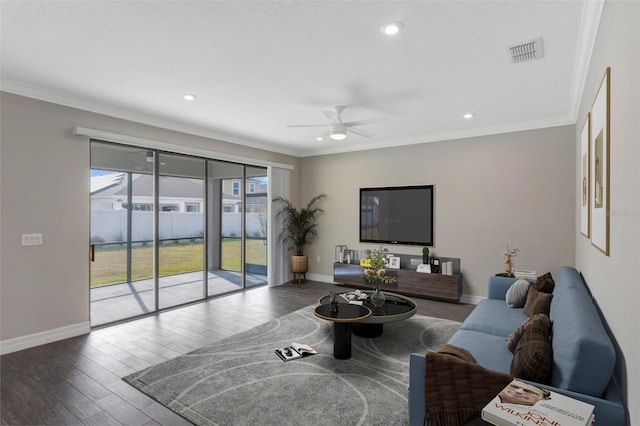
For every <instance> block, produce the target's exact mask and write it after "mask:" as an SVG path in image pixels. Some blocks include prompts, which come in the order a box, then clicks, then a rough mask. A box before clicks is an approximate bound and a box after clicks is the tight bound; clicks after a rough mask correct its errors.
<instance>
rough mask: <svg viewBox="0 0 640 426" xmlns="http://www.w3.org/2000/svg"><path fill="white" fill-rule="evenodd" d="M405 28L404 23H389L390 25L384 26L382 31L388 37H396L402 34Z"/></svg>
mask: <svg viewBox="0 0 640 426" xmlns="http://www.w3.org/2000/svg"><path fill="white" fill-rule="evenodd" d="M402 27H404V25H402V22H389V23H388V24H384V25H383V26H382V27H381V28H380V31H382V32H383V33H385V34H386V35H396V34H398V33H399V32H400V30H401V29H402Z"/></svg>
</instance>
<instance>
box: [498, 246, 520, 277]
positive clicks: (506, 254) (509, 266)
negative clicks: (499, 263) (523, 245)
mask: <svg viewBox="0 0 640 426" xmlns="http://www.w3.org/2000/svg"><path fill="white" fill-rule="evenodd" d="M519 251H520V249H519V248H518V247H515V248H512V249H511V248H509V244H507V249H506V250H505V251H503V252H502V258H503V263H504V270H505V272H506V273H507V274H508V275H507V276H509V277H513V258H514V257H516V256H517V255H518V252H519Z"/></svg>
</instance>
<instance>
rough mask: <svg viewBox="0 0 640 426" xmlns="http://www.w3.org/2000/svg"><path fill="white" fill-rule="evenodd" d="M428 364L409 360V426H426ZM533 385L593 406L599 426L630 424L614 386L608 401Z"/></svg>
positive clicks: (420, 358)
mask: <svg viewBox="0 0 640 426" xmlns="http://www.w3.org/2000/svg"><path fill="white" fill-rule="evenodd" d="M426 362H427V359H426V356H425V355H424V354H416V353H413V354H411V357H410V358H409V398H408V399H409V426H422V425H423V424H424V410H425V407H424V384H425V383H424V374H425V368H426V367H425V366H426ZM531 383H532V384H533V385H535V386H539V387H543V388H546V389H549V390H551V391H553V392H557V393H559V394H562V395H566V396H568V397H571V398H575V399H577V400H579V401H583V402H586V403H587V404H591V405H593V406H594V407H595V410H594V412H595V414H596V423H597V424H598V425H607V426H609V425H610V426H627V425H628V424H629V419H628V416H627V412H626V409H625V407H624V405H623V403H622V399H621V397H620V394H619V393H618V392H617V391H616V390H615V387H614V386H610V387H609V388H607V392H606V393H605V395H606V398H607V399H602V398H596V397H593V396H590V395H584V394H581V393H576V392H572V391H569V390H565V389H559V388H555V387H553V386H547V385H541V384H539V383H533V382H531Z"/></svg>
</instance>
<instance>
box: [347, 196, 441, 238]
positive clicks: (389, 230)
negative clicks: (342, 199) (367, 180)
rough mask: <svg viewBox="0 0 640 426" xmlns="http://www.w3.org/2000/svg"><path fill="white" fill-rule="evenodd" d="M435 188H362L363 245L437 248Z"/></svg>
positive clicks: (361, 226)
mask: <svg viewBox="0 0 640 426" xmlns="http://www.w3.org/2000/svg"><path fill="white" fill-rule="evenodd" d="M433 200H434V187H433V185H416V186H394V187H386V188H360V242H362V243H384V244H407V245H420V246H433V244H434V240H433Z"/></svg>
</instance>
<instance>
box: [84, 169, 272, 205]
mask: <svg viewBox="0 0 640 426" xmlns="http://www.w3.org/2000/svg"><path fill="white" fill-rule="evenodd" d="M160 179H161V184H160V191H161V194H160V199H159V201H160V211H164V212H169V211H175V212H187V213H200V212H202V211H203V210H204V200H203V198H204V197H203V194H204V193H203V191H204V188H203V184H202V181H201V180H198V179H185V178H179V177H173V176H162V177H161V178H160ZM241 183H242V180H241V179H224V180H223V181H222V191H223V196H222V209H223V210H222V211H223V212H225V213H241V212H242V194H241V193H240V188H241ZM132 185H133V197H132V203H131V204H132V209H133V210H134V211H153V176H152V175H147V174H139V173H135V174H133V183H132ZM127 187H128V185H127V179H126V173H108V174H104V175H98V176H91V209H92V210H99V209H101V210H120V209H127V207H128V205H127V196H128V190H127ZM246 188H247V201H246V211H247V213H262V212H265V211H266V207H267V199H266V190H267V189H266V184H265V183H264V182H262V181H260V180H259V179H247V183H246Z"/></svg>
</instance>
